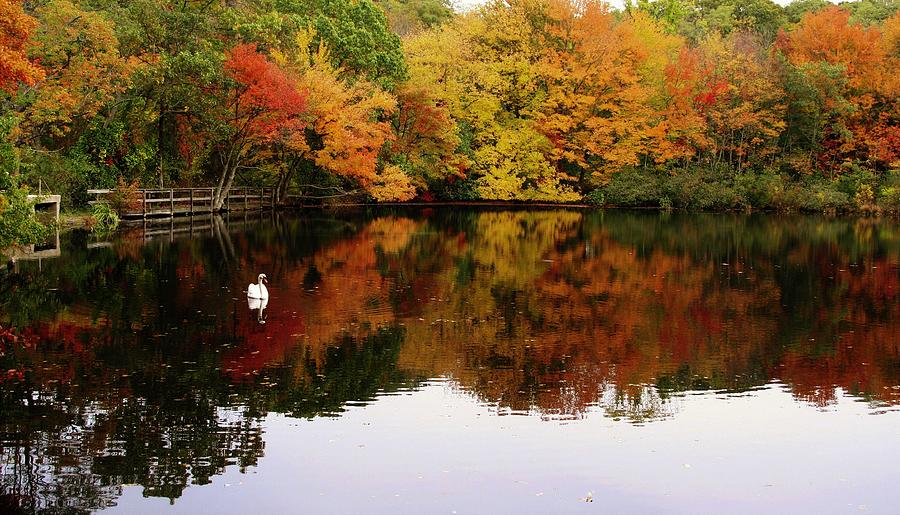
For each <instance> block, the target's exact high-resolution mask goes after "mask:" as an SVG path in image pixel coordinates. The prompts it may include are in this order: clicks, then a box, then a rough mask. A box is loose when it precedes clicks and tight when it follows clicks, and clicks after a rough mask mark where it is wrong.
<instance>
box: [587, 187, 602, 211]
mask: <svg viewBox="0 0 900 515" xmlns="http://www.w3.org/2000/svg"><path fill="white" fill-rule="evenodd" d="M584 201H585V202H587V203H588V204H590V205H592V206H597V207H603V206H605V205H606V195H605V194H604V193H603V190H602V189H601V188H597V189H595V190H592V191H591V192H590V193H588V194H587V195H585V196H584Z"/></svg>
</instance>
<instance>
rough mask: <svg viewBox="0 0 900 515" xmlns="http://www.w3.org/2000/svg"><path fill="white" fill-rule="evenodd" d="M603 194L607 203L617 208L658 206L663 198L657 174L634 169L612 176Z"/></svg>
mask: <svg viewBox="0 0 900 515" xmlns="http://www.w3.org/2000/svg"><path fill="white" fill-rule="evenodd" d="M603 193H604V195H605V196H606V200H607V202H609V203H610V204H613V205H617V206H632V207H637V206H656V205H659V199H660V197H661V195H660V193H661V192H660V185H659V179H658V177H657V176H656V174H655V173H654V172H652V171H651V172H641V171H639V170H636V169H633V168H629V169H625V170H622V171H621V172H616V173H614V174H612V175H611V176H610V179H609V183H607V185H606V186H605V187H604V188H603Z"/></svg>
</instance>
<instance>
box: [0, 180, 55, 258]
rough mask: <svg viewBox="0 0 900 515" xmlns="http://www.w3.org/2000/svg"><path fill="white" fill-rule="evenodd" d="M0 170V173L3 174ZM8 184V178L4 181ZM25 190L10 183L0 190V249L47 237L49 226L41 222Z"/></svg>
mask: <svg viewBox="0 0 900 515" xmlns="http://www.w3.org/2000/svg"><path fill="white" fill-rule="evenodd" d="M4 174H5V172H4V171H0V175H4ZM5 182H7V183H8V184H10V180H9V179H8V178H7V179H6V181H5ZM27 194H28V192H27V190H25V189H23V188H17V187H15V186H12V185H11V184H10V185H9V186H8V187H7V189H6V190H4V191H3V192H0V250H3V249H6V248H9V247H11V246H13V245H27V244H30V243H38V242H41V241H44V240H46V239H47V237H48V236H49V235H50V229H51V227H48V226H46V225H43V224H41V223H40V222H39V221H38V220H37V217H36V216H35V214H34V206H33V204H32V203H31V202H29V201H28V197H27Z"/></svg>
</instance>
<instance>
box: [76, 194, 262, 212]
mask: <svg viewBox="0 0 900 515" xmlns="http://www.w3.org/2000/svg"><path fill="white" fill-rule="evenodd" d="M114 192H115V191H114V190H108V189H105V190H88V194H89V195H94V196H95V200H93V201H91V202H90V204H97V203H103V202H108V199H107V198H106V196H107V195H110V194H112V193H114ZM136 197H137V198H132V199H129V200H130V204H131V206H130V207H129V208H127V209H126V211H125V212H123V213H119V215H120V216H121V217H122V218H127V219H134V218H144V219H147V218H170V217H176V216H192V215H198V214H205V213H213V212H216V209H215V206H214V202H215V188H169V189H142V190H137V195H136ZM274 206H275V188H232V189H231V190H230V191H229V193H228V197H226V199H225V203H224V204H223V205H222V209H221V210H220V211H250V210H257V211H261V210H263V209H271V208H273V207H274Z"/></svg>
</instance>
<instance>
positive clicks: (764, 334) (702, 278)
mask: <svg viewBox="0 0 900 515" xmlns="http://www.w3.org/2000/svg"><path fill="white" fill-rule="evenodd" d="M507 215H509V214H508V213H507ZM580 218H581V217H580V215H577V214H576V215H575V216H574V217H573V218H572V219H570V220H567V223H564V224H561V225H558V226H556V227H554V228H553V230H545V231H542V230H540V229H537V230H535V231H531V232H530V235H529V237H528V238H524V237H521V235H520V234H519V233H518V232H517V229H518V228H521V227H527V226H528V224H527V223H524V220H522V219H521V218H517V217H515V216H512V217H509V216H507V218H506V219H502V220H498V224H501V225H503V224H505V225H507V226H508V227H505V228H504V227H499V228H495V227H489V228H485V227H483V225H479V227H480V228H481V229H482V230H484V232H483V234H491V238H492V239H491V240H487V241H485V242H484V245H483V246H479V243H480V242H479V241H478V235H477V234H476V235H475V237H474V238H473V239H472V241H471V242H470V245H469V247H468V248H465V249H463V253H471V255H472V256H474V258H473V259H474V268H475V270H476V272H475V274H474V277H473V279H472V280H471V281H469V282H468V283H467V284H466V287H465V288H456V287H455V286H456V285H457V281H458V273H457V271H455V270H449V271H446V272H444V273H443V274H442V275H441V277H440V279H438V280H439V282H440V284H441V288H439V290H440V292H439V293H438V295H439V296H440V297H441V298H442V299H443V300H444V302H434V301H431V302H429V303H428V304H427V306H426V307H424V308H423V310H424V312H423V314H422V317H423V318H424V319H425V321H424V322H420V323H418V324H416V323H412V326H411V327H410V328H409V335H408V338H407V343H406V346H405V347H404V349H403V352H402V355H401V365H403V366H410V367H417V368H421V369H424V370H430V371H432V372H433V373H438V374H445V375H450V376H452V377H454V378H455V379H456V380H457V381H459V382H460V384H461V385H463V386H464V387H465V388H470V389H472V390H474V391H475V392H477V393H478V394H479V395H481V396H482V397H484V398H485V399H487V400H490V401H493V402H500V403H501V404H503V405H505V406H508V407H511V408H513V409H521V410H527V409H538V410H540V411H543V412H546V413H549V414H558V415H560V416H573V415H578V414H579V413H581V412H583V411H584V410H585V409H586V407H587V406H589V405H591V404H595V403H600V402H602V403H604V406H605V408H607V409H608V410H609V411H610V412H612V413H623V412H624V413H628V414H629V415H628V416H631V417H634V418H644V417H647V416H649V417H652V416H654V415H655V414H656V413H658V412H659V411H660V410H661V409H664V408H663V407H662V406H661V403H660V402H656V401H653V400H652V396H653V395H655V394H656V392H654V391H653V390H652V389H647V388H646V387H645V385H647V384H650V383H654V382H656V381H657V380H659V379H660V378H663V377H665V376H666V375H673V374H674V373H675V372H677V371H678V369H679V368H680V367H681V366H682V365H683V364H689V366H690V369H691V375H692V376H696V377H700V378H704V377H705V378H710V381H713V379H712V378H716V379H715V380H717V381H718V383H717V384H716V386H719V387H733V386H735V384H734V383H733V381H735V379H734V378H735V377H737V378H740V377H741V375H742V373H745V372H746V371H747V370H750V369H752V368H753V366H755V365H754V364H753V363H751V362H752V360H753V359H754V357H758V356H759V354H760V353H761V349H760V348H759V346H760V345H761V344H762V343H763V342H765V341H766V339H767V338H768V337H771V335H772V334H773V332H774V329H775V328H774V323H773V322H772V321H771V319H767V320H759V319H757V318H756V317H754V316H753V314H754V313H755V312H758V311H760V310H762V309H764V308H765V306H767V305H769V304H773V303H774V304H775V305H777V288H776V286H775V285H774V283H773V282H772V281H771V280H770V279H761V280H758V281H757V282H756V288H755V290H754V291H745V290H740V289H732V288H728V287H727V286H726V285H725V284H723V283H722V281H720V280H719V276H718V274H719V273H720V270H719V267H717V266H716V265H715V264H711V263H710V264H705V263H696V262H695V261H693V260H692V259H690V258H689V257H685V256H673V255H669V254H666V253H664V252H661V251H654V252H652V253H650V254H649V255H642V256H639V255H638V253H637V252H636V249H635V248H633V247H630V246H627V245H622V244H620V243H618V242H616V241H615V240H612V239H611V238H610V237H609V236H608V235H607V234H606V233H604V232H602V231H595V232H592V233H590V234H586V235H580V236H579V234H578V231H579V229H580V228H581V227H580V224H579V222H580ZM545 229H546V227H545ZM504 231H505V232H504ZM502 234H506V235H507V237H506V238H503V237H500V238H499V242H498V241H497V238H498V236H497V235H502ZM515 242H521V243H519V244H518V246H517V245H516V243H515ZM519 264H521V265H522V266H521V268H519V269H518V270H519V273H518V274H517V273H516V270H515V269H512V270H510V268H511V267H515V266H516V265H519ZM498 270H500V271H501V272H499V273H498V272H497V271H498ZM504 270H505V271H504ZM755 279H756V278H755ZM773 299H774V300H775V302H773ZM737 381H740V380H739V379H737ZM610 389H612V390H614V393H613V394H612V395H609V394H608V392H609V391H610ZM629 407H631V408H633V409H629ZM641 410H643V412H641Z"/></svg>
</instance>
